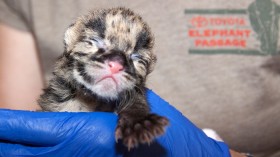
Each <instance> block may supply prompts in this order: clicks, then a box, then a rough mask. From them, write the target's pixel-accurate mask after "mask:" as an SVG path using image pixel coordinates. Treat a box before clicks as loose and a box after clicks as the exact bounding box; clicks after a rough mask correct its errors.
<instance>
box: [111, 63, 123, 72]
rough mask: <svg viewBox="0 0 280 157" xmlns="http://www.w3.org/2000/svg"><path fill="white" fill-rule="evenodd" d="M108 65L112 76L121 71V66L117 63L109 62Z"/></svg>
mask: <svg viewBox="0 0 280 157" xmlns="http://www.w3.org/2000/svg"><path fill="white" fill-rule="evenodd" d="M108 65H109V68H110V70H111V72H112V74H115V73H118V72H120V71H122V70H123V65H122V64H121V63H119V62H118V61H109V62H108Z"/></svg>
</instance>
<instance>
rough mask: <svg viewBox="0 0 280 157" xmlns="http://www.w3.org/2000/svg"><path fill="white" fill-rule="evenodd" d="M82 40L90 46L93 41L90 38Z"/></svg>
mask: <svg viewBox="0 0 280 157" xmlns="http://www.w3.org/2000/svg"><path fill="white" fill-rule="evenodd" d="M83 42H85V43H87V44H88V45H90V46H92V45H93V42H92V41H91V40H83Z"/></svg>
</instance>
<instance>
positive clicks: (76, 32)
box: [64, 20, 83, 52]
mask: <svg viewBox="0 0 280 157" xmlns="http://www.w3.org/2000/svg"><path fill="white" fill-rule="evenodd" d="M82 29H83V24H82V22H81V21H79V20H78V21H76V22H75V23H73V24H71V25H70V26H69V27H68V29H67V30H66V32H65V34H64V46H65V50H66V51H67V52H68V51H70V50H71V49H73V48H74V45H75V43H76V42H77V41H78V39H79V37H80V34H81V32H82Z"/></svg>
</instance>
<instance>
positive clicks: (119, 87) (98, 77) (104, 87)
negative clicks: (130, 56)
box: [74, 54, 136, 99]
mask: <svg viewBox="0 0 280 157" xmlns="http://www.w3.org/2000/svg"><path fill="white" fill-rule="evenodd" d="M126 62H127V61H126V60H125V58H124V57H123V56H122V55H118V54H116V55H113V54H111V55H110V56H105V57H103V58H102V61H101V60H97V61H94V60H91V64H84V65H79V66H78V67H77V69H75V70H74V79H76V81H77V82H78V83H79V84H81V85H83V86H84V87H85V88H87V89H88V90H90V91H91V92H92V93H94V94H95V95H98V96H101V97H102V98H106V99H108V98H109V99H116V98H117V97H118V96H119V94H120V93H121V92H122V91H124V90H129V89H133V88H134V86H135V84H136V78H134V77H133V72H131V71H129V69H132V68H133V67H131V66H133V65H131V66H129V65H128V63H126ZM97 65H98V66H97Z"/></svg>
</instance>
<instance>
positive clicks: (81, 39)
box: [63, 8, 156, 99]
mask: <svg viewBox="0 0 280 157" xmlns="http://www.w3.org/2000/svg"><path fill="white" fill-rule="evenodd" d="M64 41H65V52H64V55H63V56H65V57H64V58H68V59H67V60H68V64H67V65H68V66H72V67H71V68H68V74H70V75H71V78H72V79H73V80H74V81H75V82H76V83H78V84H80V85H82V86H83V87H84V88H86V89H87V90H89V91H91V92H92V93H94V94H96V95H98V96H100V97H102V98H106V99H116V98H117V97H118V95H119V94H120V93H121V92H123V91H125V90H130V89H134V88H139V87H140V89H141V88H143V86H144V84H145V80H146V77H147V75H148V74H149V73H150V72H151V71H152V69H153V67H154V64H155V61H156V57H155V55H154V54H153V52H152V48H153V45H154V38H153V35H152V34H151V31H150V28H149V27H148V25H147V24H146V23H145V22H144V21H143V20H142V18H141V17H140V16H139V15H137V14H135V13H133V12H132V11H131V10H129V9H125V8H113V9H102V10H96V11H92V12H90V13H89V14H88V15H85V16H82V17H79V18H78V19H77V20H76V22H75V23H74V24H72V25H71V26H70V27H69V28H68V29H67V31H66V33H65V38H64ZM69 60H71V64H69Z"/></svg>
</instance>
